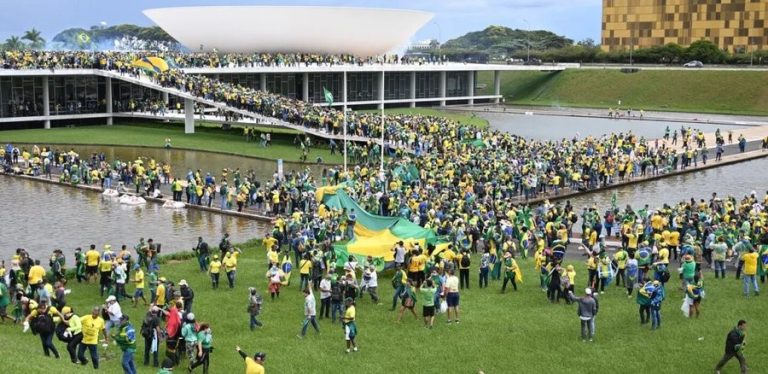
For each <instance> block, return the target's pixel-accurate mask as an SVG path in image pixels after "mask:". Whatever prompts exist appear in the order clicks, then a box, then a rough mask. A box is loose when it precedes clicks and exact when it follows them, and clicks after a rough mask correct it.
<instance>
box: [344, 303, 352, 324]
mask: <svg viewBox="0 0 768 374" xmlns="http://www.w3.org/2000/svg"><path fill="white" fill-rule="evenodd" d="M354 320H355V306H354V305H350V306H349V308H347V310H346V311H344V321H345V322H351V321H354Z"/></svg>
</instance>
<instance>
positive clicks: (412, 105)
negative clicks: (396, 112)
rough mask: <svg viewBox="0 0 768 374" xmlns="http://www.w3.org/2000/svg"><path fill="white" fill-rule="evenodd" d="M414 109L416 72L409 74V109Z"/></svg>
mask: <svg viewBox="0 0 768 374" xmlns="http://www.w3.org/2000/svg"><path fill="white" fill-rule="evenodd" d="M415 107H416V72H415V71H412V72H411V108H415Z"/></svg>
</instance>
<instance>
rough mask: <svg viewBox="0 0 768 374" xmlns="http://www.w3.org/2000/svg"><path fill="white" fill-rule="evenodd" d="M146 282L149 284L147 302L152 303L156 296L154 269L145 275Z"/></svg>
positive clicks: (155, 274)
mask: <svg viewBox="0 0 768 374" xmlns="http://www.w3.org/2000/svg"><path fill="white" fill-rule="evenodd" d="M147 283H148V284H149V298H150V300H149V303H150V304H154V303H155V299H156V298H157V273H156V272H155V271H154V270H152V271H150V272H149V275H147ZM161 307H162V305H161Z"/></svg>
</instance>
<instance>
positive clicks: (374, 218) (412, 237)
mask: <svg viewBox="0 0 768 374" xmlns="http://www.w3.org/2000/svg"><path fill="white" fill-rule="evenodd" d="M345 187H346V185H345V184H340V185H337V186H327V187H321V188H318V189H317V190H316V191H315V196H316V198H317V200H318V202H322V203H323V204H325V205H326V206H327V207H328V208H330V209H339V210H341V209H346V210H347V211H350V210H351V209H354V210H355V214H356V215H357V220H356V223H355V237H354V239H352V240H351V241H349V242H346V243H341V244H334V246H333V250H334V252H335V253H336V258H337V259H338V260H337V261H338V263H337V266H341V265H343V264H344V262H345V261H346V259H347V258H349V255H353V256H355V257H357V260H358V262H360V263H362V262H363V261H364V260H365V258H366V257H367V256H369V255H370V256H372V257H373V258H374V261H375V262H376V264H377V268H378V270H382V269H384V268H385V267H386V265H388V264H390V263H392V262H393V261H394V253H393V252H392V248H393V247H394V245H395V243H397V242H399V241H401V240H402V241H403V243H404V244H405V247H406V249H409V248H412V247H413V245H414V244H415V243H419V246H420V247H421V248H426V247H427V244H434V245H435V247H436V248H435V251H434V252H433V253H432V255H433V256H434V255H435V254H438V253H440V252H441V251H443V250H444V249H445V248H447V247H448V243H447V242H444V241H441V240H440V239H439V238H438V237H437V234H435V232H434V231H432V230H430V229H425V228H423V227H421V226H419V225H417V224H415V223H413V222H411V221H409V220H407V219H404V218H402V217H385V216H379V215H375V214H371V213H369V212H366V211H365V210H364V209H363V208H362V207H360V205H358V204H357V202H355V200H354V199H352V198H351V197H349V195H347V193H346V192H345V191H344V188H345Z"/></svg>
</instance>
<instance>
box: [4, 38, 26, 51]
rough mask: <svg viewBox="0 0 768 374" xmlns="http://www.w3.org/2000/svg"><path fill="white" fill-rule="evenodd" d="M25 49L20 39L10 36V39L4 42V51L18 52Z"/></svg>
mask: <svg viewBox="0 0 768 374" xmlns="http://www.w3.org/2000/svg"><path fill="white" fill-rule="evenodd" d="M25 47H26V45H25V44H24V42H23V41H21V38H19V37H18V36H15V35H13V36H11V37H10V38H8V39H6V40H5V49H7V50H9V51H19V50H22V49H24V48H25Z"/></svg>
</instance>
